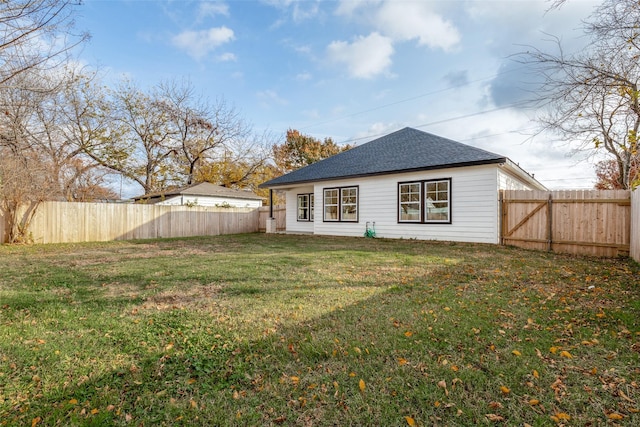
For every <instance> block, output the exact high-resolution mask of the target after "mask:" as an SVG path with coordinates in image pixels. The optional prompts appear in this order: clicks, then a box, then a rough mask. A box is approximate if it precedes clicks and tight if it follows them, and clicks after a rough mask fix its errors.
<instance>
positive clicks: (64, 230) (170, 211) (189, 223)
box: [0, 202, 259, 243]
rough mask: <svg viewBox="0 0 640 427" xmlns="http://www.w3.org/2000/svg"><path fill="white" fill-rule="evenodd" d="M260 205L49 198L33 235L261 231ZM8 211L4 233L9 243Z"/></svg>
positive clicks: (1, 223)
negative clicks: (178, 203)
mask: <svg viewBox="0 0 640 427" xmlns="http://www.w3.org/2000/svg"><path fill="white" fill-rule="evenodd" d="M258 217H259V212H258V210H257V209H246V208H217V207H197V206H196V207H188V206H161V205H136V204H116V203H68V202H44V203H42V204H41V205H40V206H39V207H38V210H37V211H36V214H35V216H34V218H33V220H32V222H31V224H30V227H29V230H28V233H29V234H30V236H31V238H32V239H33V242H34V243H67V242H69V243H70V242H95V241H109V240H128V239H155V238H160V237H187V236H215V235H220V234H236V233H253V232H257V231H258ZM6 227H7V221H6V214H5V215H2V212H0V237H2V239H3V240H2V242H6V241H7V235H8V232H7V230H6Z"/></svg>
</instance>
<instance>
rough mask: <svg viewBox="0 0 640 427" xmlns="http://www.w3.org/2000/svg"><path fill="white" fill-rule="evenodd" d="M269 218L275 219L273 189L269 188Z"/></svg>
mask: <svg viewBox="0 0 640 427" xmlns="http://www.w3.org/2000/svg"><path fill="white" fill-rule="evenodd" d="M269 218H270V219H273V189H272V188H270V189H269Z"/></svg>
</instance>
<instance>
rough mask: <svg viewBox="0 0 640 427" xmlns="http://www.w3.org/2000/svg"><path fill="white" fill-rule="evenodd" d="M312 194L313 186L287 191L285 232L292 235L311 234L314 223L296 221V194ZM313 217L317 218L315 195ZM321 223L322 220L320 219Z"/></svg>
mask: <svg viewBox="0 0 640 427" xmlns="http://www.w3.org/2000/svg"><path fill="white" fill-rule="evenodd" d="M310 193H313V186H310V185H308V186H304V187H296V188H294V189H292V190H289V191H287V193H286V194H287V196H286V209H287V212H286V218H287V231H288V232H293V233H313V228H314V223H313V222H311V221H298V194H310ZM315 197H316V203H315V211H314V215H315V218H316V220H317V218H318V207H317V205H318V200H319V199H318V196H317V195H316V196H315ZM320 220H321V221H322V218H320Z"/></svg>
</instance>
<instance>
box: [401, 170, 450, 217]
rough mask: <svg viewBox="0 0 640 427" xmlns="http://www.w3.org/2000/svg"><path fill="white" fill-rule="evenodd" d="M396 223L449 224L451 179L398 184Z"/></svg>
mask: <svg viewBox="0 0 640 427" xmlns="http://www.w3.org/2000/svg"><path fill="white" fill-rule="evenodd" d="M398 222H415V223H445V224H451V179H450V178H447V179H439V180H430V181H418V182H401V183H399V184H398Z"/></svg>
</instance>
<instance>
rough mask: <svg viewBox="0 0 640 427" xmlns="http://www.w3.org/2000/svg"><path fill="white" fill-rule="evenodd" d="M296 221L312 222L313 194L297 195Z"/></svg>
mask: <svg viewBox="0 0 640 427" xmlns="http://www.w3.org/2000/svg"><path fill="white" fill-rule="evenodd" d="M298 221H313V194H298Z"/></svg>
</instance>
